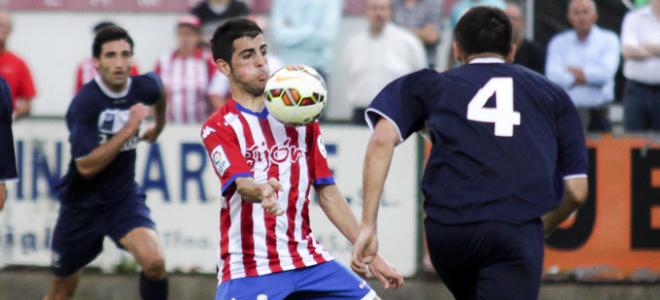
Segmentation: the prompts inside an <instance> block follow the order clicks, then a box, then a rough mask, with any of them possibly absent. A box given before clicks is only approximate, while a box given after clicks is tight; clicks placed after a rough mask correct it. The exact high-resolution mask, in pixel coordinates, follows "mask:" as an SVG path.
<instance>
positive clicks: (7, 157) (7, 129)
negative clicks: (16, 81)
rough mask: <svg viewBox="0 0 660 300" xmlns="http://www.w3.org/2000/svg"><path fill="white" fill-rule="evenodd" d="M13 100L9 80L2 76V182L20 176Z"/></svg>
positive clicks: (0, 171) (0, 130)
mask: <svg viewBox="0 0 660 300" xmlns="http://www.w3.org/2000/svg"><path fill="white" fill-rule="evenodd" d="M11 115H12V101H11V94H10V93H9V85H7V81H5V80H4V79H3V78H1V77H0V183H3V182H5V181H7V180H13V179H16V178H17V177H18V174H17V173H16V156H15V153H14V137H13V136H12V132H11Z"/></svg>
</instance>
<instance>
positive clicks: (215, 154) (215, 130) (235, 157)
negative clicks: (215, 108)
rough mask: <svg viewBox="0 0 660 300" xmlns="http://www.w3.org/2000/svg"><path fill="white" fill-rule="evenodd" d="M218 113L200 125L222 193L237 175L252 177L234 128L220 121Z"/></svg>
mask: <svg viewBox="0 0 660 300" xmlns="http://www.w3.org/2000/svg"><path fill="white" fill-rule="evenodd" d="M218 115H219V114H215V115H213V116H212V117H211V118H209V119H208V120H207V121H206V123H204V126H203V127H202V132H201V137H202V142H203V143H204V148H205V149H206V152H207V153H208V155H209V158H210V160H211V164H212V165H213V169H214V170H215V173H216V175H217V176H218V178H219V179H220V182H221V184H222V194H223V195H224V193H225V191H227V189H228V188H229V187H231V186H232V185H233V184H234V181H236V179H237V178H239V177H252V176H253V175H252V170H251V168H250V166H248V164H247V161H246V160H245V157H243V154H242V153H241V149H240V145H239V143H238V137H237V136H236V133H235V132H234V130H233V129H232V128H231V127H229V126H226V125H224V124H223V123H222V121H221V120H219V118H218Z"/></svg>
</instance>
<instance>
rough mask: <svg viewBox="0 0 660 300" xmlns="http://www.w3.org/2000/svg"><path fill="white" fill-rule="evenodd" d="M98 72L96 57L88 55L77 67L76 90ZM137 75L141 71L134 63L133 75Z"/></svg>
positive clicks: (132, 67)
mask: <svg viewBox="0 0 660 300" xmlns="http://www.w3.org/2000/svg"><path fill="white" fill-rule="evenodd" d="M96 74H97V71H96V66H95V65H94V58H92V57H88V58H86V59H85V60H83V61H81V62H80V64H78V68H77V69H76V86H75V87H74V92H76V93H77V92H78V91H79V90H80V88H81V87H82V86H83V85H84V84H85V83H88V82H89V81H90V80H92V79H94V77H95V76H96ZM137 75H140V72H139V71H138V68H137V65H135V64H134V65H133V66H131V76H137Z"/></svg>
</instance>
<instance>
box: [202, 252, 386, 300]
mask: <svg viewBox="0 0 660 300" xmlns="http://www.w3.org/2000/svg"><path fill="white" fill-rule="evenodd" d="M375 296H376V293H375V292H374V291H373V290H372V289H371V287H369V285H368V284H367V283H366V281H364V280H363V279H362V278H360V277H358V276H357V275H355V273H353V272H351V271H349V270H348V269H346V267H344V266H342V265H341V264H339V263H337V262H335V261H329V262H325V263H321V264H318V265H315V266H311V267H307V268H302V269H297V270H291V271H284V272H278V273H272V274H268V275H262V276H255V277H245V278H238V279H232V280H229V281H226V282H223V283H222V284H220V285H219V286H218V290H217V292H216V294H215V300H231V299H235V300H243V299H250V300H253V299H257V300H261V299H268V300H280V299H287V300H295V299H316V300H321V299H324V300H325V299H327V300H331V299H356V300H359V299H368V300H371V299H373V298H374V297H375Z"/></svg>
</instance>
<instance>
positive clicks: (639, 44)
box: [621, 0, 660, 131]
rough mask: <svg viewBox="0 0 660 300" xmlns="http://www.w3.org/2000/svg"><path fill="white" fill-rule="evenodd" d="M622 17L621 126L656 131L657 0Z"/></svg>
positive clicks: (659, 84) (659, 88)
mask: <svg viewBox="0 0 660 300" xmlns="http://www.w3.org/2000/svg"><path fill="white" fill-rule="evenodd" d="M649 3H650V5H649V6H646V7H643V8H640V9H637V10H634V11H631V12H629V13H628V14H626V16H625V18H624V19H623V26H622V29H621V44H622V53H623V57H624V58H625V61H624V64H623V75H624V76H625V77H626V79H627V80H628V81H627V82H626V89H625V92H624V96H623V105H624V114H625V119H624V122H625V123H624V124H625V125H624V126H625V129H626V130H629V131H641V130H654V131H657V130H660V0H650V1H649Z"/></svg>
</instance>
